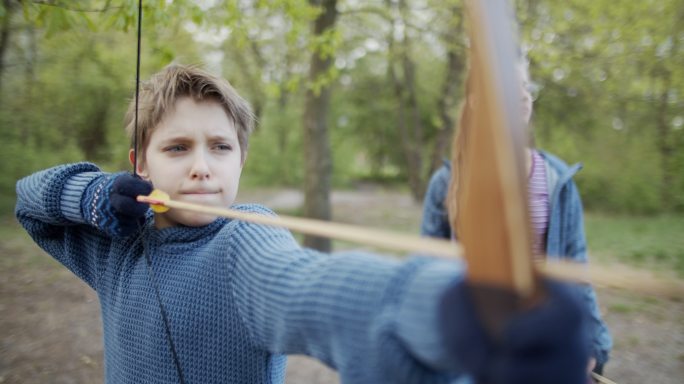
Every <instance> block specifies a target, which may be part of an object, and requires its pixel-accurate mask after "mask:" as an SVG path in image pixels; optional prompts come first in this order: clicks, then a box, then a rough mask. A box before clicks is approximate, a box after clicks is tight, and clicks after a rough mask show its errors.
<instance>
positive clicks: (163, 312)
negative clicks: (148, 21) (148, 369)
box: [133, 0, 185, 384]
mask: <svg viewBox="0 0 684 384" xmlns="http://www.w3.org/2000/svg"><path fill="white" fill-rule="evenodd" d="M142 15H143V12H142V0H138V47H137V50H136V67H135V111H134V116H135V117H134V123H133V124H134V125H133V175H134V176H138V108H139V99H140V56H141V51H142V49H141V42H142ZM141 236H142V235H141ZM143 254H144V257H145V265H146V266H147V272H148V276H149V278H150V282H151V283H152V287H153V288H154V293H155V297H156V298H157V303H158V304H159V310H160V312H161V316H162V321H163V323H164V331H166V339H167V340H168V342H169V348H170V349H171V356H172V357H173V363H174V366H175V368H176V372H177V373H178V380H179V381H180V383H181V384H185V376H184V375H183V369H182V368H181V364H180V359H179V358H178V352H177V350H176V345H175V344H174V342H173V338H172V337H171V325H170V324H169V318H168V314H167V311H166V308H165V307H164V303H162V299H161V295H160V293H159V285H158V283H157V279H156V278H155V274H154V271H153V269H152V261H151V260H150V257H149V256H148V255H147V252H145V250H144V249H143Z"/></svg>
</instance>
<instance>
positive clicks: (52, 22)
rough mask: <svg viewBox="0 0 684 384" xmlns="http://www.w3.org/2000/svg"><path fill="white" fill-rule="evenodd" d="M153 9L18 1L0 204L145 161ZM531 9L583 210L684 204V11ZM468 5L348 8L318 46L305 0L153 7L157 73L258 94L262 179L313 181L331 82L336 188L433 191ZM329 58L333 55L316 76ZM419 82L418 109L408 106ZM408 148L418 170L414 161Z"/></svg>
mask: <svg viewBox="0 0 684 384" xmlns="http://www.w3.org/2000/svg"><path fill="white" fill-rule="evenodd" d="M45 3H50V4H51V5H47V4H45ZM137 3H138V2H137V0H83V1H79V2H71V1H50V2H43V1H18V0H12V1H9V2H3V3H2V4H3V6H2V8H1V9H0V11H1V12H0V19H2V21H3V22H7V23H8V24H7V25H9V27H10V28H8V29H7V43H6V44H4V45H3V47H1V49H0V54H1V56H0V58H1V60H2V61H1V62H0V65H1V66H0V134H2V135H3V136H2V137H3V138H4V139H5V146H4V150H3V151H2V154H1V155H0V156H2V158H1V159H0V160H1V161H0V163H1V164H2V165H1V168H0V171H2V173H3V176H2V177H0V210H2V211H8V210H11V208H12V205H13V201H14V196H13V193H14V192H13V191H14V183H15V181H16V179H17V178H19V177H21V176H22V175H25V174H27V173H29V172H32V171H35V170H38V169H41V168H44V167H47V166H50V165H54V164H57V163H61V162H65V161H77V160H82V159H86V160H90V161H95V162H97V163H98V164H100V165H102V166H103V167H105V168H106V169H111V170H113V169H128V168H129V165H128V161H127V156H126V151H127V149H128V142H127V139H126V138H125V137H124V135H123V131H122V118H123V113H124V110H125V108H126V105H127V103H128V101H129V100H130V99H131V95H132V94H133V91H134V78H135V48H136V35H135V28H136V23H137ZM515 3H516V6H517V15H518V18H519V21H520V27H521V28H520V30H521V35H522V42H523V45H524V47H525V48H527V50H528V55H529V58H530V61H531V72H532V77H533V80H534V81H535V84H536V87H537V88H538V91H539V96H538V98H537V100H536V105H535V116H534V126H535V128H534V130H535V137H536V142H537V145H538V146H539V147H541V148H544V149H547V150H549V151H550V152H552V153H555V154H557V155H559V156H560V157H562V158H563V159H565V160H567V161H568V162H570V163H574V162H582V163H584V169H583V170H582V171H581V172H580V173H579V174H578V175H577V178H576V179H577V182H578V184H579V186H580V190H581V192H582V197H583V201H584V203H585V205H586V206H587V207H588V208H590V209H591V210H602V211H610V212H621V213H649V214H652V213H659V212H683V211H684V151H682V148H684V129H683V128H684V114H683V113H682V111H683V110H684V108H683V107H684V99H683V98H684V65H682V64H684V50H683V48H682V47H683V46H684V23H681V20H682V19H684V4H682V2H681V1H678V0H644V1H638V2H626V3H624V4H623V3H621V4H620V6H616V5H615V4H614V2H611V1H606V0H572V1H567V2H554V1H550V0H517V1H516V2H515ZM5 4H10V6H9V7H8V8H7V7H5ZM461 7H462V1H461V0H448V1H436V0H392V1H389V0H368V1H364V2H360V1H352V0H346V1H342V0H339V5H338V11H339V12H340V17H339V20H338V22H337V27H336V28H335V30H334V31H332V32H330V33H329V34H326V35H324V36H322V37H319V38H316V39H314V38H313V36H312V32H311V23H312V21H313V20H314V19H315V17H316V15H317V14H318V12H319V11H320V10H319V9H318V8H317V7H313V6H311V5H310V4H309V1H307V0H252V1H247V0H215V1H192V0H174V1H166V0H157V1H145V2H144V17H143V44H142V78H146V77H148V76H149V75H150V74H151V73H153V72H155V71H157V70H158V69H160V68H161V67H162V66H164V65H165V64H167V63H169V62H171V61H173V60H177V61H180V62H185V63H198V62H203V63H205V64H206V66H207V67H208V68H209V69H210V70H212V71H215V72H218V73H222V74H223V75H224V76H225V77H226V78H228V79H229V80H230V81H231V82H232V83H233V84H234V85H235V87H236V88H237V89H238V90H239V91H240V92H241V93H242V94H243V95H245V97H247V98H248V99H249V100H250V102H251V103H252V104H253V106H254V109H255V112H256V114H257V116H258V118H259V125H258V127H257V130H256V132H255V133H254V135H253V137H252V139H251V144H250V151H249V159H248V162H247V166H246V169H245V171H244V172H243V179H244V180H243V182H244V183H246V184H249V185H257V184H259V185H263V184H270V185H289V186H298V185H301V183H302V180H303V176H304V175H303V170H302V167H303V156H302V152H303V151H304V150H305V148H303V143H302V126H301V125H302V119H301V115H302V111H303V103H304V93H305V91H306V90H307V89H315V88H318V87H320V86H322V85H328V84H330V85H332V86H333V88H332V99H331V108H330V111H329V116H328V122H329V127H330V141H331V146H332V148H333V159H334V174H333V183H334V184H335V185H338V186H345V185H350V184H351V183H353V182H354V181H355V180H359V179H368V178H370V179H375V180H397V179H398V180H403V181H404V182H406V181H407V180H409V179H410V178H411V177H412V176H411V172H418V173H419V175H418V176H417V177H418V179H420V180H419V181H420V182H421V183H423V185H424V183H425V182H426V180H427V176H428V175H429V172H430V171H431V170H432V168H433V167H434V164H433V161H432V160H433V159H432V157H435V156H436V158H437V159H438V158H439V157H446V156H448V151H449V149H450V146H449V145H446V146H443V147H440V146H439V145H438V144H440V142H443V141H444V140H450V137H448V136H450V132H448V131H444V129H445V127H444V124H445V123H444V120H443V118H442V113H441V112H442V111H443V109H444V108H446V110H447V111H448V112H449V114H450V115H451V117H452V119H453V118H455V113H456V107H455V106H456V105H457V104H458V101H459V100H460V98H461V91H460V89H461V84H460V82H461V81H462V79H461V78H455V79H453V78H452V79H451V80H449V81H452V82H456V83H458V84H457V87H456V88H455V89H456V93H455V94H452V95H450V96H444V95H445V93H444V91H443V86H444V84H445V82H447V80H446V79H447V78H448V76H447V75H448V66H447V57H448V52H450V50H451V52H455V53H456V54H457V57H459V58H463V55H464V52H465V51H464V47H465V41H464V37H463V35H462V33H461V32H459V31H460V30H459V29H458V28H459V27H458V26H459V25H460V24H459V23H460V21H461V18H462V11H461ZM3 33H4V32H3ZM390 46H392V48H391V49H390ZM314 48H315V49H316V51H317V52H318V54H320V55H331V54H332V55H333V56H334V57H335V63H334V65H333V66H332V68H331V69H330V71H328V72H327V73H325V74H323V75H321V76H320V77H319V78H318V79H316V80H314V81H312V82H309V81H307V80H306V78H307V74H308V67H309V60H310V58H311V53H312V50H313V49H314ZM402 60H403V61H402ZM406 65H410V66H412V67H407V66H406ZM407 68H408V69H407ZM410 68H413V69H414V72H413V73H411V72H410V71H409V69H410ZM390 69H392V70H394V71H395V72H394V75H395V76H397V77H396V78H395V80H397V79H398V80H399V81H403V83H402V84H403V85H404V89H403V90H402V92H404V93H402V94H399V93H397V91H396V90H397V88H396V84H397V83H393V80H392V77H391V76H390V75H391V71H390ZM410 76H414V78H413V83H412V84H415V87H414V89H413V92H415V94H414V97H415V100H416V103H415V105H412V104H411V103H407V102H406V100H407V99H406V97H407V96H406V95H407V94H406V92H407V90H406V89H407V88H406V86H408V85H409V84H410V82H409V80H410ZM445 97H448V98H449V100H448V101H449V102H448V103H446V104H445V105H442V104H441V103H442V102H443V101H444V100H445ZM401 103H404V104H401ZM402 105H403V106H404V107H405V108H409V107H410V108H415V110H416V111H417V114H416V116H417V119H416V120H412V121H411V124H413V123H415V124H417V125H416V127H420V130H419V131H415V132H417V133H416V134H417V135H418V136H416V137H417V139H416V140H414V142H408V143H407V142H405V141H402V138H401V135H400V133H399V130H398V127H399V125H400V124H402V123H408V119H407V118H402V115H401V114H400V113H399V111H400V109H401V108H402ZM444 133H447V137H446V139H445V138H444ZM409 147H410V149H411V150H412V151H414V152H415V153H416V154H417V156H419V158H420V160H421V161H420V163H419V164H420V169H417V170H413V171H412V170H411V169H410V167H409V162H408V160H407V159H408V157H407V156H406V153H407V148H409ZM413 177H414V178H415V177H416V176H415V175H413Z"/></svg>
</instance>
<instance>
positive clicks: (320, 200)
mask: <svg viewBox="0 0 684 384" xmlns="http://www.w3.org/2000/svg"><path fill="white" fill-rule="evenodd" d="M309 3H310V4H311V5H314V6H322V12H321V13H320V14H319V15H318V17H316V20H315V21H314V25H313V32H314V37H313V38H314V39H316V38H317V37H319V36H321V35H323V34H324V33H325V32H326V31H328V30H329V29H332V28H333V27H334V26H335V20H336V18H337V10H336V9H335V6H336V5H337V0H309ZM332 61H333V57H332V55H326V56H325V57H321V54H320V52H314V53H313V54H312V56H311V67H310V68H309V85H310V86H311V85H313V84H315V83H316V81H317V80H319V79H320V77H321V76H322V75H324V74H326V73H327V72H328V70H329V69H330V66H331V65H332ZM329 104H330V85H329V84H325V85H323V86H322V87H320V88H318V89H317V88H312V87H310V88H309V89H308V90H307V92H306V100H305V104H304V121H303V123H304V166H305V175H304V215H305V216H306V217H311V218H315V219H319V220H330V218H331V208H330V179H331V172H332V158H331V154H330V141H329V139H328V126H327V116H328V106H329ZM304 246H306V247H310V248H314V249H318V250H320V251H324V252H329V251H330V250H331V243H330V239H326V238H320V237H314V236H305V237H304Z"/></svg>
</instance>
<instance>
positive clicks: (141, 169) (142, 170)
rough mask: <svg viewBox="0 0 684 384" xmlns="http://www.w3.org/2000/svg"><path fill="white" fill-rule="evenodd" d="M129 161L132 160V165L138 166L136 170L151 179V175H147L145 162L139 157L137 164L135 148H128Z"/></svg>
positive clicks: (144, 178) (144, 177)
mask: <svg viewBox="0 0 684 384" xmlns="http://www.w3.org/2000/svg"><path fill="white" fill-rule="evenodd" d="M128 161H130V163H131V165H134V166H136V168H137V169H136V170H135V172H136V173H137V174H138V175H139V176H140V177H141V178H142V179H143V180H147V181H149V179H150V178H149V176H148V175H147V171H146V170H145V164H143V162H142V161H141V159H138V161H137V164H136V161H135V150H133V149H129V150H128Z"/></svg>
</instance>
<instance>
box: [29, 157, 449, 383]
mask: <svg viewBox="0 0 684 384" xmlns="http://www.w3.org/2000/svg"><path fill="white" fill-rule="evenodd" d="M99 175H102V173H100V171H99V169H98V168H97V167H95V166H94V165H92V164H88V163H78V164H70V165H63V166H59V167H55V168H51V169H48V170H45V171H42V172H39V173H36V174H33V175H31V176H29V177H27V178H24V179H22V180H20V181H19V182H18V184H17V196H18V202H17V207H16V214H17V217H18V219H19V221H20V222H21V223H22V225H23V226H24V227H25V228H26V230H27V231H28V232H29V233H30V235H31V236H32V237H33V238H34V240H35V241H36V242H37V243H38V244H39V245H40V246H41V247H43V249H45V250H46V251H47V252H48V253H49V254H50V255H52V256H53V257H55V258H56V259H57V260H58V261H60V262H61V263H62V264H64V265H65V266H66V267H67V268H69V269H70V270H71V271H72V272H73V273H74V274H76V275H77V276H78V277H79V278H81V279H82V280H84V281H85V282H86V283H87V284H88V285H90V286H91V287H92V288H93V289H94V290H96V291H97V293H98V296H99V299H100V305H101V310H102V320H103V326H104V345H105V376H106V381H107V382H108V383H173V382H179V378H178V375H177V373H176V369H175V366H174V363H173V358H172V355H171V352H170V348H169V345H168V341H167V338H166V334H165V329H164V324H163V321H162V317H161V313H160V307H159V304H158V303H157V299H156V297H155V293H154V288H153V285H152V283H151V280H150V276H149V271H148V268H147V265H146V261H145V257H144V256H145V255H147V256H148V257H149V259H150V260H151V267H152V270H153V274H154V276H155V279H156V281H157V284H158V286H159V290H160V293H161V300H162V302H163V304H164V306H165V307H166V310H167V313H168V316H169V322H170V331H171V333H172V336H173V341H174V343H175V345H176V348H177V351H178V355H179V360H180V364H181V366H182V370H183V373H184V376H185V378H186V380H187V382H188V383H202V384H208V383H240V384H248V383H281V382H283V379H284V371H285V363H286V360H285V356H284V355H285V354H306V355H309V356H313V357H315V358H317V359H319V360H321V361H322V362H323V363H325V364H327V365H329V366H331V367H333V368H335V369H337V370H338V371H339V373H340V378H341V380H342V382H345V383H374V384H375V383H401V382H407V383H416V382H420V383H431V382H435V383H441V382H448V381H451V379H453V378H454V377H455V375H456V374H457V373H458V367H457V366H455V362H454V359H453V358H451V357H450V356H448V354H447V352H446V349H445V347H444V345H443V344H442V343H441V341H440V340H441V338H440V335H439V334H438V329H439V327H438V324H437V317H436V316H437V305H438V300H439V296H440V293H441V292H443V291H444V289H445V288H446V287H447V286H448V285H449V284H450V283H451V282H453V281H454V279H457V278H460V276H462V273H461V268H460V266H458V265H456V264H455V263H449V262H443V261H434V260H428V259H425V258H412V259H410V260H408V261H404V262H399V261H397V260H394V259H391V258H381V257H378V256H374V255H370V254H363V253H360V252H349V253H344V254H343V253H337V254H332V255H328V254H321V253H317V252H314V251H311V250H306V249H303V248H301V247H300V246H299V245H298V244H297V243H296V241H295V240H294V239H293V237H292V235H291V234H290V233H289V232H288V231H286V230H283V229H278V228H273V227H267V226H260V225H255V224H250V223H246V222H241V221H234V220H226V219H218V220H216V221H214V222H213V223H211V224H209V225H207V226H204V227H195V228H191V227H173V228H166V229H162V230H158V229H155V228H154V219H153V217H152V216H151V215H150V216H149V217H148V220H147V221H146V223H145V225H144V226H143V227H142V228H141V230H140V232H139V233H138V234H136V235H134V236H130V237H123V238H110V237H107V236H105V235H104V234H103V233H102V232H100V231H99V230H97V229H96V228H95V227H93V226H91V225H89V224H86V223H85V220H84V218H83V217H84V215H83V213H82V207H81V199H82V194H83V193H84V190H85V189H86V187H87V186H88V184H89V183H90V182H92V181H93V180H94V179H95V178H97V177H98V176H99ZM234 208H236V209H240V210H243V211H248V212H257V213H260V214H264V215H272V214H273V213H272V212H270V211H269V210H267V209H266V208H263V207H260V206H257V205H243V206H236V207H234ZM447 371H449V372H451V374H449V375H447V374H446V373H444V372H447ZM455 373H456V374H455Z"/></svg>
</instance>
